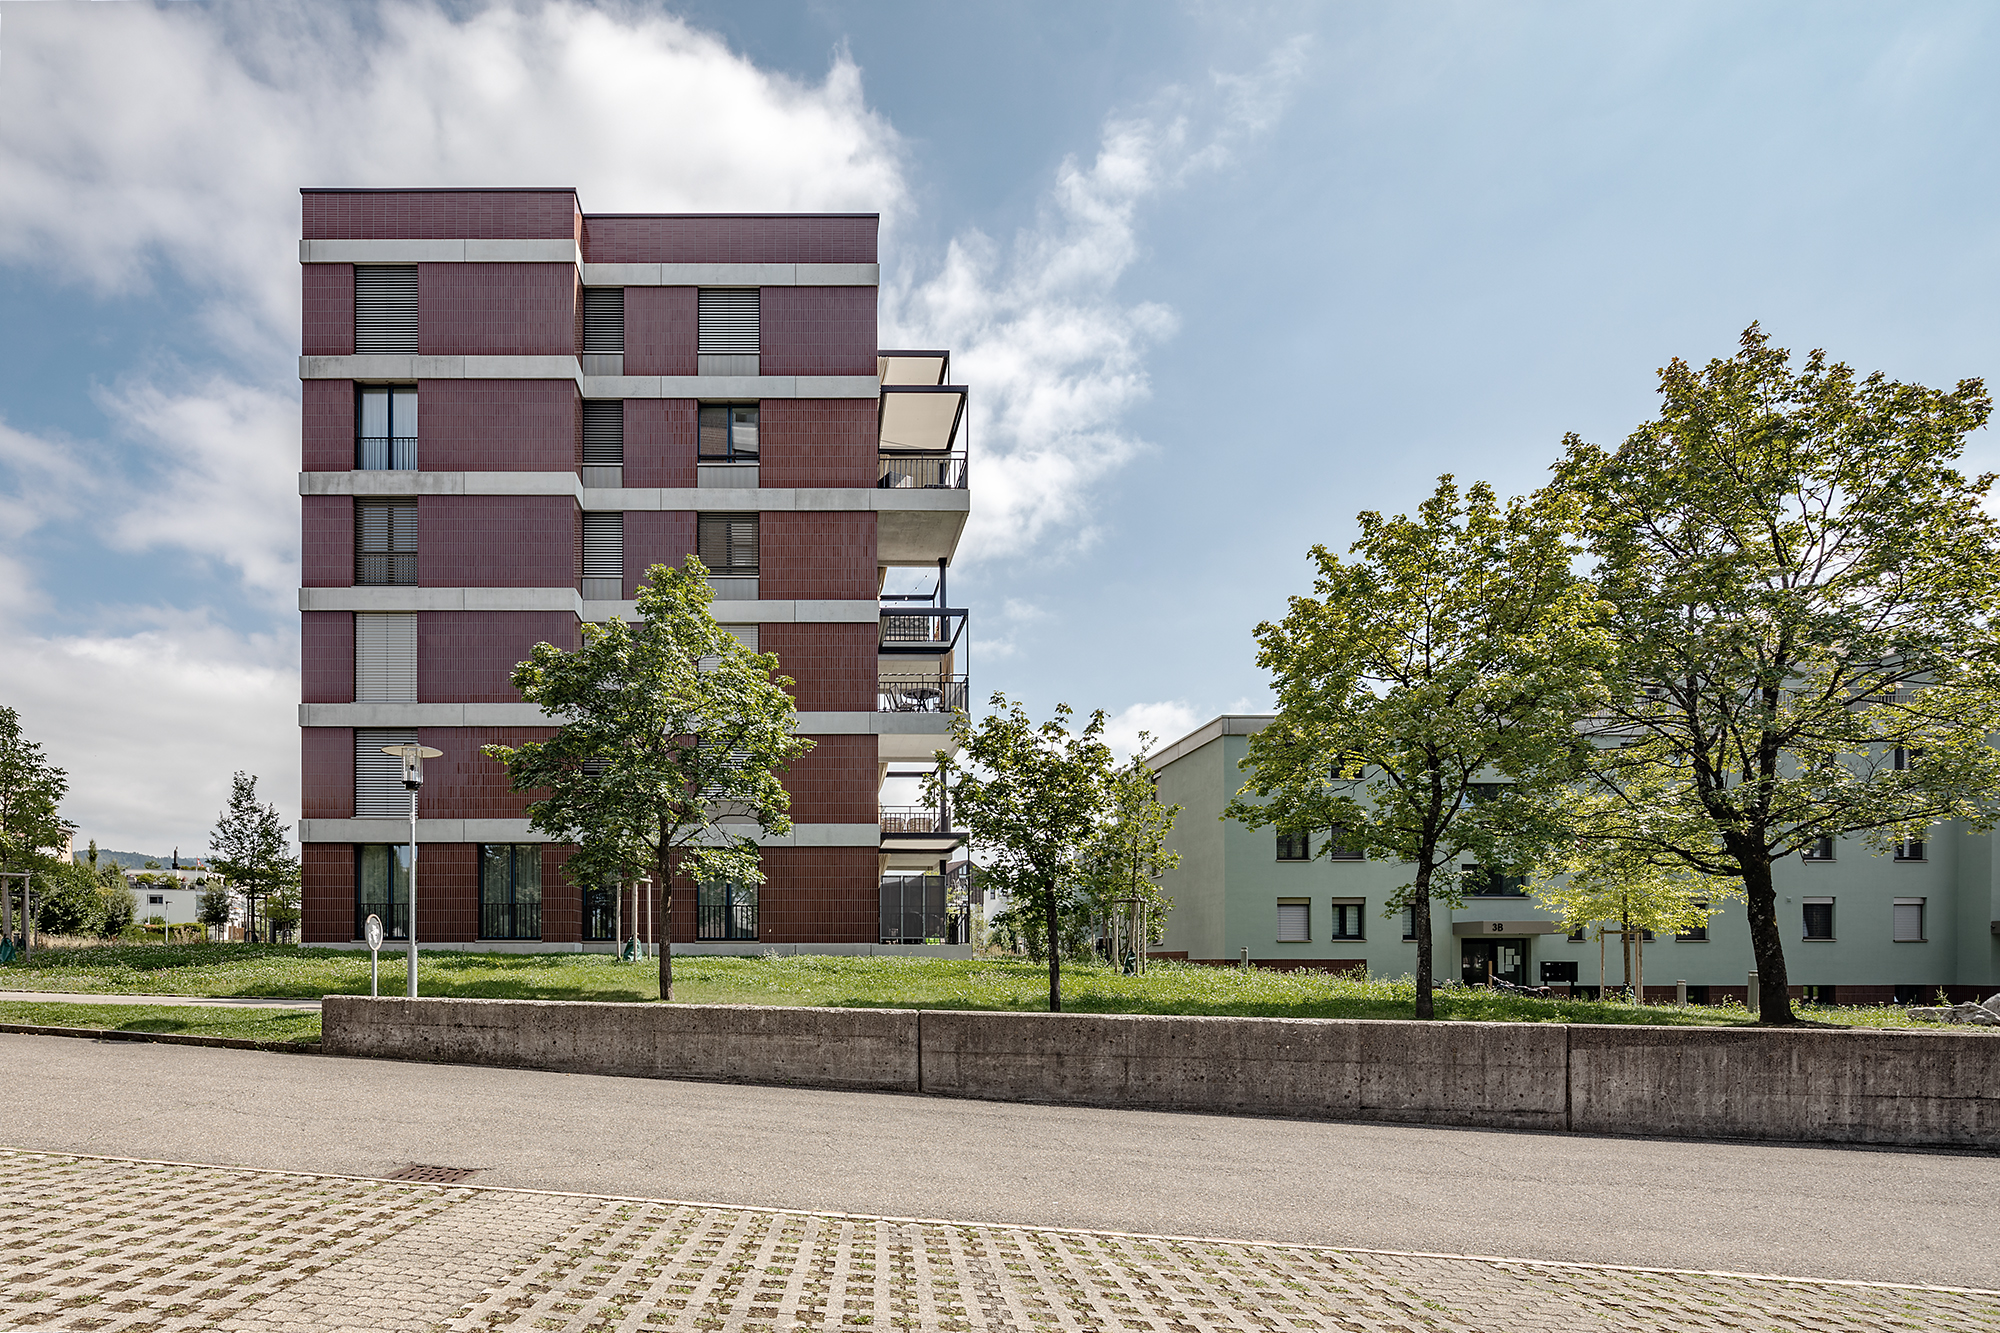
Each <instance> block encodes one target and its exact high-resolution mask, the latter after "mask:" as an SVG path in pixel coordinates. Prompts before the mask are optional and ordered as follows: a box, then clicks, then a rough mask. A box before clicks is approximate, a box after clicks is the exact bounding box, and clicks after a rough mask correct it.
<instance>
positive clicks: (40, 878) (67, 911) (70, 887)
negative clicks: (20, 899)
mask: <svg viewBox="0 0 2000 1333" xmlns="http://www.w3.org/2000/svg"><path fill="white" fill-rule="evenodd" d="M35 883H36V885H37V889H36V892H35V929H37V930H39V931H41V932H42V933H43V934H46V935H101V934H103V933H104V896H103V894H101V893H100V892H99V891H98V890H99V887H100V881H99V880H98V878H97V876H95V875H93V874H91V873H90V870H89V869H88V868H87V867H85V866H79V865H69V866H63V865H58V866H55V867H54V868H52V869H48V870H43V871H40V872H38V873H37V874H36V875H35Z"/></svg>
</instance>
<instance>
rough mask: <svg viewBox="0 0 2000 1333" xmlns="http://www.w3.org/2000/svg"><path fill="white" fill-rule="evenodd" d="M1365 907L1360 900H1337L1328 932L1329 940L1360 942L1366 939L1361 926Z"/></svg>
mask: <svg viewBox="0 0 2000 1333" xmlns="http://www.w3.org/2000/svg"><path fill="white" fill-rule="evenodd" d="M1363 906H1365V904H1364V903H1363V902H1362V901H1361V899H1359V898H1353V899H1350V900H1348V901H1346V902H1342V901H1340V900H1339V899H1335V900H1334V904H1333V918H1332V923H1331V926H1330V928H1329V929H1328V931H1327V938H1328V939H1335V940H1358V939H1363V938H1365V936H1364V935H1363V931H1362V924H1361V909H1362V907H1363Z"/></svg>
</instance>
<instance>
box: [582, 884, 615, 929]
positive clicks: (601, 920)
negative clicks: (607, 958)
mask: <svg viewBox="0 0 2000 1333" xmlns="http://www.w3.org/2000/svg"><path fill="white" fill-rule="evenodd" d="M583 937H584V938H585V939H587V940H615V939H617V938H618V895H617V894H616V893H615V892H613V891H612V890H610V889H585V890H584V891H583Z"/></svg>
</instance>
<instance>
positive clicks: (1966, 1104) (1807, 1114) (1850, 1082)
mask: <svg viewBox="0 0 2000 1333" xmlns="http://www.w3.org/2000/svg"><path fill="white" fill-rule="evenodd" d="M1569 1078H1570V1128H1571V1129H1574V1130H1577V1131H1579V1132H1582V1133H1593V1134H1642V1135H1654V1134H1658V1135H1675V1136H1686V1137H1690V1138H1696V1137H1700V1138H1707V1137H1715V1138H1741V1139H1789V1140H1795V1141H1805V1142H1813V1143H1885V1144H1900V1145H1906V1146H1925V1147H1968V1148H2000V1041H1994V1040H1991V1039H1985V1040H1982V1039H1980V1038H1977V1037H1968V1036H1959V1035H1956V1034H1945V1033H1924V1032H1881V1031H1875V1032H1868V1031H1851V1030H1850V1031H1825V1030H1820V1029H1813V1028H1777V1029H1771V1028H1756V1029H1745V1028H1656V1027H1639V1026H1632V1027H1623V1026H1595V1025H1577V1026H1574V1027H1572V1028H1570V1068H1569Z"/></svg>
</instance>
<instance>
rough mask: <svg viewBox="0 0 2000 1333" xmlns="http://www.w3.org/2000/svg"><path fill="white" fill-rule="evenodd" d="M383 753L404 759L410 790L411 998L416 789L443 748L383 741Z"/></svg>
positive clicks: (411, 987)
mask: <svg viewBox="0 0 2000 1333" xmlns="http://www.w3.org/2000/svg"><path fill="white" fill-rule="evenodd" d="M382 753H383V754H392V755H395V756H396V757H397V758H398V759H400V760H402V761H403V786H404V787H405V788H406V789H408V791H409V793H410V872H409V879H410V889H409V899H410V909H409V910H410V927H409V939H410V976H409V983H408V987H407V990H406V994H408V995H409V997H410V998H411V999H413V1000H414V999H416V998H417V792H418V791H419V790H420V789H421V788H422V787H423V785H424V760H426V759H438V758H441V757H442V756H443V755H444V751H443V750H433V749H432V748H431V747H430V746H428V745H419V744H417V743H416V742H415V741H411V742H410V743H409V744H408V745H385V746H383V747H382Z"/></svg>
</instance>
